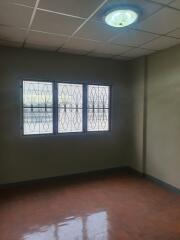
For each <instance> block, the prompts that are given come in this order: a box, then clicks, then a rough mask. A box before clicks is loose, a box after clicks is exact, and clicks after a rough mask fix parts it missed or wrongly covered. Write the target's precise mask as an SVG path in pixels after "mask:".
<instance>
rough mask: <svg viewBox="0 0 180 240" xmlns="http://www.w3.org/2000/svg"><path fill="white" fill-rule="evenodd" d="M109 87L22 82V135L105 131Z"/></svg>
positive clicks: (107, 126)
mask: <svg viewBox="0 0 180 240" xmlns="http://www.w3.org/2000/svg"><path fill="white" fill-rule="evenodd" d="M109 107H110V87H109V86H102V85H85V84H84V85H83V84H72V83H52V82H40V81H23V134H24V135H33V134H53V133H54V134H57V133H73V132H74V133H75V132H83V131H84V132H87V131H89V132H92V131H108V130H109V125H110V124H109V119H110V108H109Z"/></svg>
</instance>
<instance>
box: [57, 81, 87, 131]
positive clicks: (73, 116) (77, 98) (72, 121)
mask: <svg viewBox="0 0 180 240" xmlns="http://www.w3.org/2000/svg"><path fill="white" fill-rule="evenodd" d="M82 99H83V85H81V84H67V83H58V132H59V133H63V132H82V129H83V121H82V118H83V117H82V112H83V111H82V110H83V101H82Z"/></svg>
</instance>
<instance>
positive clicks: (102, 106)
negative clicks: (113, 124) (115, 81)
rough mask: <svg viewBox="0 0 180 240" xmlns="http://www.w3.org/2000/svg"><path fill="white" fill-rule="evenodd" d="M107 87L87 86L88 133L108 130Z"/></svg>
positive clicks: (108, 90)
mask: <svg viewBox="0 0 180 240" xmlns="http://www.w3.org/2000/svg"><path fill="white" fill-rule="evenodd" d="M109 94H110V87H109V86H99V85H88V121H87V129H88V131H108V130H109V97H110V96H109Z"/></svg>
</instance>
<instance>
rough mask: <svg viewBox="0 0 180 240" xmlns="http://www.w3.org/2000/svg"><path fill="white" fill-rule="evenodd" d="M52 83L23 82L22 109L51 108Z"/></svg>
mask: <svg viewBox="0 0 180 240" xmlns="http://www.w3.org/2000/svg"><path fill="white" fill-rule="evenodd" d="M52 104H53V96H52V83H50V82H35V81H24V82H23V106H24V107H32V106H33V107H45V106H46V107H52Z"/></svg>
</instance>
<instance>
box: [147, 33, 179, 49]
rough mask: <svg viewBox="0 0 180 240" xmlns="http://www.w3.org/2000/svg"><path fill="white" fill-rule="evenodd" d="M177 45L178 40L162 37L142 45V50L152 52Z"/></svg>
mask: <svg viewBox="0 0 180 240" xmlns="http://www.w3.org/2000/svg"><path fill="white" fill-rule="evenodd" d="M179 43H180V39H176V38H171V37H164V36H163V37H160V38H157V39H155V40H153V41H151V42H149V43H147V44H145V45H143V48H147V49H152V50H161V49H165V48H169V47H172V46H174V45H177V44H179Z"/></svg>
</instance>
